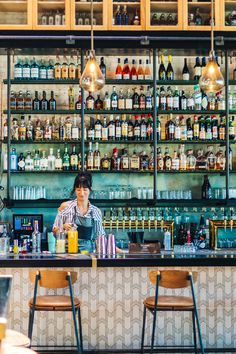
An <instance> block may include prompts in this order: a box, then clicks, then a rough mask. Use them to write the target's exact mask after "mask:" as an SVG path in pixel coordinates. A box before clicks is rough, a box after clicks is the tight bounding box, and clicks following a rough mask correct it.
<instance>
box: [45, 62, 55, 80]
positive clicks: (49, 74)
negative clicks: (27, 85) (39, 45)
mask: <svg viewBox="0 0 236 354" xmlns="http://www.w3.org/2000/svg"><path fill="white" fill-rule="evenodd" d="M46 71H47V79H48V80H53V79H54V65H53V61H52V60H51V59H49V63H48V66H47V67H46Z"/></svg>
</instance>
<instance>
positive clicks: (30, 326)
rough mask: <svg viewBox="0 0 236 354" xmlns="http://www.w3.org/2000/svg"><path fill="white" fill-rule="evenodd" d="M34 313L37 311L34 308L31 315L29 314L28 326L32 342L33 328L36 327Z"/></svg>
mask: <svg viewBox="0 0 236 354" xmlns="http://www.w3.org/2000/svg"><path fill="white" fill-rule="evenodd" d="M34 313H35V310H34V308H32V309H31V310H30V314H29V324H28V337H29V339H30V342H31V340H32V334H33V326H34Z"/></svg>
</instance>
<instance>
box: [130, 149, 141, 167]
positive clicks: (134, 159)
mask: <svg viewBox="0 0 236 354" xmlns="http://www.w3.org/2000/svg"><path fill="white" fill-rule="evenodd" d="M139 169H140V157H139V155H138V154H137V153H136V151H135V150H134V152H133V155H131V156H130V170H131V171H139Z"/></svg>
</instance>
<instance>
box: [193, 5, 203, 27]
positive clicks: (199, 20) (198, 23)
mask: <svg viewBox="0 0 236 354" xmlns="http://www.w3.org/2000/svg"><path fill="white" fill-rule="evenodd" d="M194 22H195V25H196V26H201V25H202V24H203V21H202V16H201V15H200V9H199V7H197V8H196V12H195V16H194Z"/></svg>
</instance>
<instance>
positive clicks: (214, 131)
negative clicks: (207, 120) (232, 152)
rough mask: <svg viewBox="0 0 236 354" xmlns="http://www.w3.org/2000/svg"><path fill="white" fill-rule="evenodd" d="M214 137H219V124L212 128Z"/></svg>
mask: <svg viewBox="0 0 236 354" xmlns="http://www.w3.org/2000/svg"><path fill="white" fill-rule="evenodd" d="M212 137H213V139H218V127H217V126H215V127H213V128H212Z"/></svg>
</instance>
